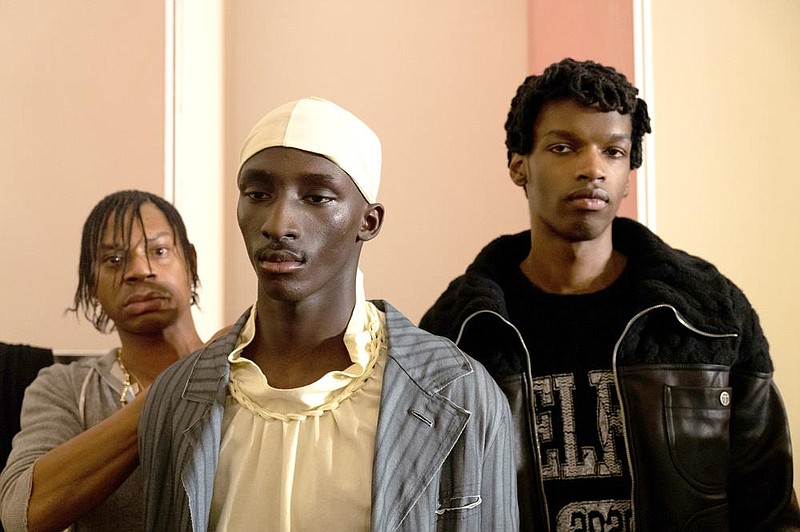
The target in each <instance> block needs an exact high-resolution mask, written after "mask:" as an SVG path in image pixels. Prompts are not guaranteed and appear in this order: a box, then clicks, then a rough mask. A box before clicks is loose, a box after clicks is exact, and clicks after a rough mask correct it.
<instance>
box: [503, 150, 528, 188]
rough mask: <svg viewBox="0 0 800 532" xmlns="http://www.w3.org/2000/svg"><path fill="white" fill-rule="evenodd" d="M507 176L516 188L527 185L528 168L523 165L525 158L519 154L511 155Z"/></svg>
mask: <svg viewBox="0 0 800 532" xmlns="http://www.w3.org/2000/svg"><path fill="white" fill-rule="evenodd" d="M508 175H509V176H511V181H513V182H514V184H515V185H517V186H518V187H523V188H524V187H525V185H527V184H528V167H527V166H526V165H525V157H523V156H522V155H520V154H519V153H512V154H511V162H509V163H508Z"/></svg>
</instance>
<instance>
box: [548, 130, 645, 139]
mask: <svg viewBox="0 0 800 532" xmlns="http://www.w3.org/2000/svg"><path fill="white" fill-rule="evenodd" d="M541 136H542V138H545V137H549V136H554V137H560V138H564V139H569V140H578V136H577V135H575V134H574V133H572V132H571V131H567V130H565V129H551V130H549V131H546V132H544V133H542V135H541ZM607 140H609V141H611V142H619V141H622V140H632V136H631V135H630V134H627V133H612V134H611V135H609V136H608V137H607Z"/></svg>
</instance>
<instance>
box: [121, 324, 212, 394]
mask: <svg viewBox="0 0 800 532" xmlns="http://www.w3.org/2000/svg"><path fill="white" fill-rule="evenodd" d="M119 338H120V341H121V343H122V358H123V360H124V364H125V368H126V369H127V370H128V371H129V372H130V374H131V375H132V376H134V377H135V378H136V380H137V381H138V382H139V384H140V385H141V386H143V387H147V386H149V385H150V384H151V383H152V382H153V380H155V378H156V377H157V376H158V374H159V373H161V371H163V370H164V369H166V368H167V366H169V365H171V364H172V363H173V362H175V361H176V360H178V359H179V358H180V357H182V356H185V355H188V354H189V353H191V352H192V351H196V350H198V349H200V347H202V346H203V341H202V340H201V339H200V336H199V335H198V334H197V331H196V330H195V328H194V322H193V321H191V320H190V321H189V323H188V324H187V325H185V326H182V327H179V326H177V325H173V326H171V327H169V328H167V329H164V330H162V331H158V332H155V333H149V334H142V333H135V332H130V331H119Z"/></svg>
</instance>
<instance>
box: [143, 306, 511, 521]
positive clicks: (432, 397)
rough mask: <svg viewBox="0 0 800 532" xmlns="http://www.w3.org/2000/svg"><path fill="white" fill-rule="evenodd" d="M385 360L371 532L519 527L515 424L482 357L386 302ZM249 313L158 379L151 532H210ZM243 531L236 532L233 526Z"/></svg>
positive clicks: (150, 454)
mask: <svg viewBox="0 0 800 532" xmlns="http://www.w3.org/2000/svg"><path fill="white" fill-rule="evenodd" d="M373 303H374V304H375V305H376V306H377V307H378V308H380V309H381V310H383V311H384V312H385V313H386V323H387V333H388V334H387V338H388V340H387V341H388V345H389V349H388V359H387V363H386V369H385V373H384V377H383V389H382V391H381V405H380V414H379V419H378V429H377V435H376V441H375V457H374V463H373V473H372V475H373V482H372V484H373V485H372V521H371V530H372V531H376V532H377V531H380V532H383V531H395V530H408V531H414V532H421V531H426V530H443V531H451V530H452V531H489V530H497V531H514V530H518V510H517V502H516V501H517V496H516V472H515V465H514V456H513V453H514V449H513V433H512V431H513V428H512V425H511V421H510V411H509V407H508V403H507V401H506V399H505V396H504V395H503V393H502V392H501V391H500V389H499V388H498V387H497V385H495V383H494V381H493V380H492V378H491V377H490V376H489V374H488V373H487V372H486V370H485V369H484V368H483V366H481V365H480V364H479V363H477V362H476V361H474V360H473V359H471V358H469V357H467V356H466V355H464V354H463V353H462V352H461V351H459V350H458V349H457V348H456V347H455V346H454V345H453V344H452V343H451V342H450V341H449V340H446V339H444V338H441V337H437V336H432V335H430V334H428V333H426V332H424V331H422V330H420V329H418V328H417V327H415V326H414V325H413V324H412V323H411V322H410V321H408V320H407V319H406V318H405V317H404V316H403V315H402V314H401V313H400V312H398V311H397V310H396V309H394V308H393V307H392V306H391V305H389V304H388V303H386V302H383V301H373ZM248 314H249V311H248V312H247V313H245V315H244V316H242V318H240V319H239V321H237V323H236V325H235V326H234V328H233V329H232V331H231V332H229V333H228V334H227V335H225V336H223V337H221V338H220V339H218V340H217V341H215V342H213V343H211V344H209V345H208V346H206V347H204V348H203V349H201V350H199V351H197V352H195V353H193V354H191V355H189V356H188V357H186V358H184V359H182V360H181V361H180V362H178V363H177V364H175V365H173V366H172V367H171V368H169V369H167V370H166V371H165V372H164V373H163V374H162V375H161V376H160V377H159V378H158V380H156V382H155V383H154V384H153V386H152V388H151V390H150V393H149V395H148V398H147V403H146V405H145V409H144V412H143V413H142V417H141V421H140V425H139V454H140V459H141V469H142V473H143V475H144V479H145V480H144V481H145V506H146V511H145V521H146V530H148V531H152V532H162V531H164V530H170V531H205V530H206V529H207V528H208V518H209V512H210V508H211V496H212V492H213V486H214V472H215V470H216V466H217V458H218V453H219V446H220V441H221V438H222V434H221V425H222V416H223V410H224V401H225V396H226V393H227V384H228V377H229V366H228V361H227V356H228V354H229V353H230V352H231V350H232V349H233V345H234V343H235V341H236V338H237V337H238V334H239V331H240V330H241V328H242V326H243V325H244V321H245V319H246V317H247V315H248ZM237 532H239V531H237Z"/></svg>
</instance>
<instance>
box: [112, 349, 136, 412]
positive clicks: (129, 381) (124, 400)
mask: <svg viewBox="0 0 800 532" xmlns="http://www.w3.org/2000/svg"><path fill="white" fill-rule="evenodd" d="M117 364H119V369H121V370H122V373H123V374H124V375H125V378H124V379H122V393H120V394H119V404H120V405H122V406H125V405H127V404H128V390H130V389H131V388H133V383H134V381H135V380H136V379H135V377H131V374H130V372H129V371H128V369H127V368H126V367H125V364H123V363H122V348H121V347H120V348H118V349H117Z"/></svg>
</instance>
